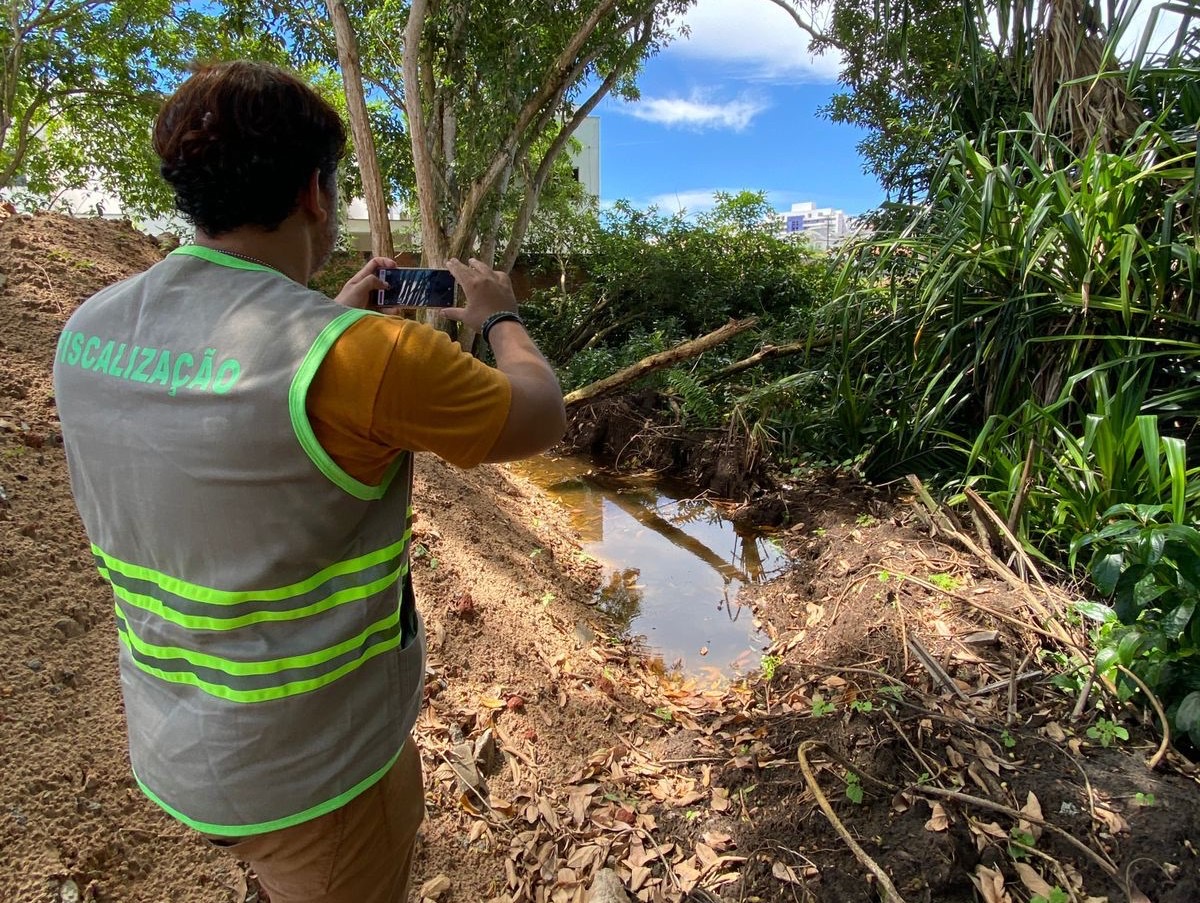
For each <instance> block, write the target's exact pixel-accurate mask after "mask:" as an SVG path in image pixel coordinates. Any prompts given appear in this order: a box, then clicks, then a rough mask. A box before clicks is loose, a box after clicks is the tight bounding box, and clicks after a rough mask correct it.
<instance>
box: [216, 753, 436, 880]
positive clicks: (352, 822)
mask: <svg viewBox="0 0 1200 903" xmlns="http://www.w3.org/2000/svg"><path fill="white" fill-rule="evenodd" d="M424 817H425V788H424V785H423V782H422V780H421V757H420V755H419V754H418V752H417V746H416V743H415V742H414V741H413V740H412V739H409V741H408V742H407V743H405V744H404V750H403V751H402V752H401V753H400V757H399V758H398V759H397V760H396V764H395V765H393V766H392V768H391V770H390V771H388V773H387V774H386V775H384V776H383V778H381V779H380V780H379V782H378V783H376V784H375V785H374V786H373V787H371V788H370V789H368V790H366V791H365V792H364V793H362V794H360V795H359V796H357V797H355V798H354V799H352V800H351V801H350V802H349V803H347V804H346V805H345V806H343V807H342V808H340V809H336V810H334V811H333V812H330V813H328V814H326V815H322V816H320V817H319V818H314V819H313V820H312V821H307V822H304V823H303V824H299V825H295V826H293V827H291V828H284V829H282V830H279V831H272V832H270V833H268V834H260V835H258V836H256V837H248V838H246V839H245V840H239V841H235V842H229V841H226V840H217V839H213V843H215V844H216V845H217V846H219V847H221V848H223V849H226V850H228V851H229V852H231V853H233V855H235V856H237V858H238V859H241V860H243V861H245V862H248V863H249V864H250V866H251V867H252V868H253V869H254V871H255V872H256V873H257V874H258V881H259V883H260V884H261V885H262V887H263V889H264V890H265V891H266V892H267V893H268V894H269V895H270V898H271V903H404V901H406V900H407V899H408V881H409V873H410V871H411V867H412V858H413V846H414V845H415V843H416V839H417V829H418V828H419V827H420V825H421V820H422V819H423V818H424Z"/></svg>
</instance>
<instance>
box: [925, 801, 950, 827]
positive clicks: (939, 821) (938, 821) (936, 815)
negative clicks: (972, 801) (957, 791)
mask: <svg viewBox="0 0 1200 903" xmlns="http://www.w3.org/2000/svg"><path fill="white" fill-rule="evenodd" d="M929 806H930V808H931V809H933V816H932V817H931V818H930V819H929V821H927V822H925V830H926V831H945V830H946V829H947V828H948V827H950V816H949V815H947V814H946V807H945V806H943V805H942V804H941V803H930V804H929Z"/></svg>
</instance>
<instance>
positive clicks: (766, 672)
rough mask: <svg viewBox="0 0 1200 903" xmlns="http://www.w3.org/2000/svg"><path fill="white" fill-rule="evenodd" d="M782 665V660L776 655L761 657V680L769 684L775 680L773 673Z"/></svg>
mask: <svg viewBox="0 0 1200 903" xmlns="http://www.w3.org/2000/svg"><path fill="white" fill-rule="evenodd" d="M781 664H783V659H781V658H780V657H779V656H778V655H764V656H763V657H762V676H763V680H765V681H766V682H767V683H770V682H771V681H773V680H774V679H775V672H776V671H777V670H778V669H779V666H780V665H781Z"/></svg>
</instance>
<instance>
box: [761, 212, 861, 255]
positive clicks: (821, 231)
mask: <svg viewBox="0 0 1200 903" xmlns="http://www.w3.org/2000/svg"><path fill="white" fill-rule="evenodd" d="M776 216H777V217H778V222H779V233H778V234H779V235H780V237H783V238H790V237H799V236H801V235H803V236H804V237H805V238H807V239H808V241H809V243H810V244H812V246H813V247H814V248H821V249H822V250H828V249H829V248H832V247H833V246H834V245H836V244H838V243H839V242H840V241H842V240H843V239H845V238H846V236H848V235H849V234H850V232H851V231H852V230H851V227H850V218H849V217H848V216H846V214H845V212H844V211H841V210H835V209H834V208H832V207H818V206H816V204H814V203H813V202H812V201H801V202H800V203H799V204H792V209H791V210H789V211H788V212H786V213H778V214H776Z"/></svg>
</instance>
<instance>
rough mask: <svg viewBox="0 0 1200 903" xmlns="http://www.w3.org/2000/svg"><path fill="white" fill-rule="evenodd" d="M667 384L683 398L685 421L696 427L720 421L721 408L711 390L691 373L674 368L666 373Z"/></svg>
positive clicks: (711, 425)
mask: <svg viewBox="0 0 1200 903" xmlns="http://www.w3.org/2000/svg"><path fill="white" fill-rule="evenodd" d="M666 381H667V386H668V387H669V388H670V389H671V391H672V392H674V393H675V394H676V395H678V396H680V397H681V398H682V400H683V404H682V409H683V415H684V422H685V423H688V422H690V423H692V424H694V425H696V426H698V427H713V426H716V425H717V424H719V423H720V422H721V408H720V407H719V406H718V404H717V402H716V399H715V398H714V397H713V393H712V390H711V389H709V388H708V387H707V386H705V385H703V384H702V383H701V382H700V381H699V380H697V379H696V378H695V377H694V376H692V374H690V373H688V372H686V371H684V370H681V369H674V370H671V371H669V372H668V373H667V375H666Z"/></svg>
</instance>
